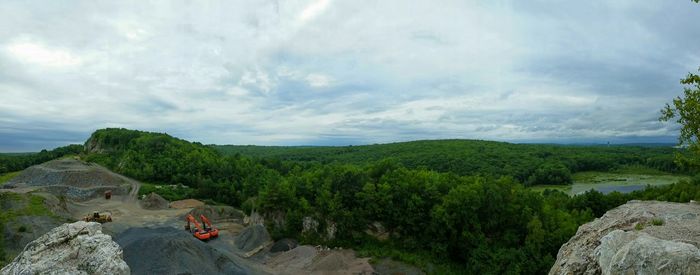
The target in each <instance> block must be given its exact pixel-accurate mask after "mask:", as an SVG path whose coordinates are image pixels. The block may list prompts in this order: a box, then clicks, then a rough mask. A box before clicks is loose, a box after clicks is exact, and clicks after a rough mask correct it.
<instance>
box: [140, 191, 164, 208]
mask: <svg viewBox="0 0 700 275" xmlns="http://www.w3.org/2000/svg"><path fill="white" fill-rule="evenodd" d="M169 204H170V203H169V202H168V201H167V200H166V199H164V198H163V197H161V196H160V195H158V194H156V193H150V194H148V195H146V198H144V199H143V200H141V207H143V209H148V210H160V209H167V208H168V207H169V206H168V205H169Z"/></svg>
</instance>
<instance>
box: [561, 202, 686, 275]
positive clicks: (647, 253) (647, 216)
mask: <svg viewBox="0 0 700 275" xmlns="http://www.w3.org/2000/svg"><path fill="white" fill-rule="evenodd" d="M699 215H700V205H698V204H694V203H670V202H657V201H630V202H628V203H626V204H624V205H621V206H619V207H617V208H615V209H612V210H610V211H608V212H607V213H605V215H603V216H602V217H600V218H598V219H595V220H594V221H592V222H589V223H587V224H584V225H581V226H580V227H579V229H578V231H577V232H576V235H574V236H573V237H571V239H569V241H568V242H567V243H565V244H564V245H563V246H562V247H561V248H560V249H559V253H558V254H557V260H556V262H555V263H554V265H553V266H552V268H551V269H550V271H549V274H700V273H699V270H698V265H699V264H700V254H698V246H699V245H700V218H699Z"/></svg>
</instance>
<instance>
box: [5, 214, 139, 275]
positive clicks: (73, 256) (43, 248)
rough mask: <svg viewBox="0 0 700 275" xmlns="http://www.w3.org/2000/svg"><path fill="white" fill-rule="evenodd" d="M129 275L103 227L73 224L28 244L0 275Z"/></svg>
mask: <svg viewBox="0 0 700 275" xmlns="http://www.w3.org/2000/svg"><path fill="white" fill-rule="evenodd" d="M46 273H50V274H130V269H129V266H128V265H127V264H126V262H124V260H123V258H122V249H121V247H119V245H117V243H115V242H114V241H112V238H111V237H110V236H109V235H106V234H103V233H102V226H101V225H100V224H99V223H94V222H83V221H79V222H75V223H70V224H63V225H61V226H59V227H56V228H54V229H52V230H51V231H49V232H48V233H46V234H45V235H43V236H41V237H39V238H38V239H36V240H34V241H32V242H30V243H29V244H27V246H26V247H25V248H24V251H23V252H22V253H20V254H19V255H18V256H17V257H16V258H15V259H14V260H13V261H12V262H11V263H10V264H8V265H7V266H6V267H4V268H3V269H2V270H0V274H46Z"/></svg>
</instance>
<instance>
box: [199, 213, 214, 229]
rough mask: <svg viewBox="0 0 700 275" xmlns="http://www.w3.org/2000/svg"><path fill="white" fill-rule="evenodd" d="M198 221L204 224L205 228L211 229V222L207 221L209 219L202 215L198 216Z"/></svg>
mask: <svg viewBox="0 0 700 275" xmlns="http://www.w3.org/2000/svg"><path fill="white" fill-rule="evenodd" d="M199 219H200V220H202V223H203V224H205V226H209V228H212V227H211V222H210V221H209V219H207V217H206V216H204V214H202V215H199ZM205 228H206V227H205Z"/></svg>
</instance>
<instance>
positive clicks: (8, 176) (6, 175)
mask: <svg viewBox="0 0 700 275" xmlns="http://www.w3.org/2000/svg"><path fill="white" fill-rule="evenodd" d="M19 172H21V171H16V172H9V173H4V174H2V175H0V185H3V184H5V183H6V182H8V181H10V180H11V179H13V178H15V177H16V176H17V175H19Z"/></svg>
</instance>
